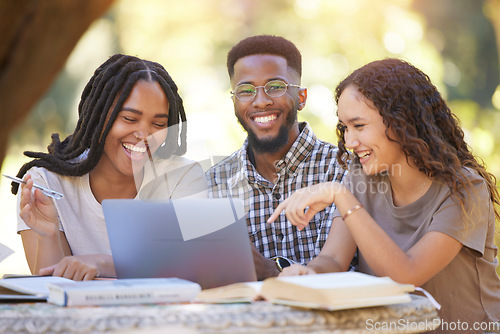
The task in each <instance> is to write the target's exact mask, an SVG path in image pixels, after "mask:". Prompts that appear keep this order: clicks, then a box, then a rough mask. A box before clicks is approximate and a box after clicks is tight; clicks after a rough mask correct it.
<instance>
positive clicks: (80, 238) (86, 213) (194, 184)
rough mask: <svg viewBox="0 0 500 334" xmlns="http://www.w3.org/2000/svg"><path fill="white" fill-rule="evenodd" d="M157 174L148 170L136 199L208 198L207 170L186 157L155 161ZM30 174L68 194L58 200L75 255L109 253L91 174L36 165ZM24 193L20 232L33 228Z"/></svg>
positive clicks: (63, 226) (62, 224)
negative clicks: (67, 172) (24, 215)
mask: <svg viewBox="0 0 500 334" xmlns="http://www.w3.org/2000/svg"><path fill="white" fill-rule="evenodd" d="M155 167H156V173H157V175H156V177H153V176H151V175H150V174H151V171H148V169H146V172H145V176H144V182H143V186H141V187H140V189H139V191H138V194H137V196H136V199H176V198H183V197H206V196H207V182H206V178H205V175H204V173H203V169H202V168H201V166H200V165H199V164H197V163H194V162H193V161H190V160H188V159H185V158H183V157H177V156H174V157H172V158H170V159H165V160H160V161H157V162H155ZM28 173H29V174H30V175H31V177H32V179H33V182H34V183H35V184H38V185H40V186H43V187H48V188H50V189H53V190H55V191H58V192H60V193H62V194H64V197H63V198H62V199H60V200H54V204H55V206H56V209H57V214H58V215H59V229H60V230H61V231H63V232H64V234H65V236H66V239H67V241H68V244H69V246H70V248H71V253H72V254H73V255H85V254H108V255H111V248H110V245H109V240H108V233H107V229H106V224H105V222H104V213H103V211H102V206H101V204H100V203H99V202H98V201H97V200H96V198H95V197H94V194H93V193H92V189H91V188H90V182H89V174H85V175H82V176H61V175H59V174H56V173H53V172H51V171H48V170H47V169H45V168H39V167H33V168H31V169H30V170H29V171H28ZM19 203H20V196H18V199H17V220H18V225H17V231H18V232H20V231H23V230H27V229H29V227H28V226H27V225H26V224H25V223H24V221H23V220H22V219H21V217H20V216H19Z"/></svg>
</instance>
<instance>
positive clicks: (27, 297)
mask: <svg viewBox="0 0 500 334" xmlns="http://www.w3.org/2000/svg"><path fill="white" fill-rule="evenodd" d="M62 282H72V281H71V280H70V279H67V278H63V277H56V276H29V275H28V276H18V277H16V275H12V276H10V275H4V278H2V279H0V301H2V302H34V301H46V300H47V298H48V296H49V288H48V287H47V284H48V283H62Z"/></svg>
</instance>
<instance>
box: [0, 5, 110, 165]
mask: <svg viewBox="0 0 500 334" xmlns="http://www.w3.org/2000/svg"><path fill="white" fill-rule="evenodd" d="M113 2H114V0H86V1H78V0H51V1H41V0H25V1H11V0H0V18H1V20H0V31H1V32H2V33H1V34H0V101H1V103H0V166H1V165H2V162H3V159H4V157H5V154H6V150H7V145H8V139H9V135H10V133H11V130H12V129H13V128H14V127H15V126H16V125H18V124H19V123H20V122H21V121H22V120H24V118H25V117H26V116H27V115H28V113H29V112H30V111H31V109H32V108H33V106H34V104H35V103H36V102H37V101H38V100H39V99H40V97H41V96H42V95H43V94H44V93H45V91H46V90H47V89H48V88H49V87H50V85H51V84H52V82H53V81H54V79H55V78H56V76H57V75H58V74H59V71H60V70H61V69H62V68H63V66H64V64H65V62H66V59H67V58H68V56H69V55H70V53H71V51H72V50H73V48H74V47H75V45H76V43H77V42H78V40H79V39H80V37H81V36H82V34H83V33H84V32H85V31H86V30H87V29H88V27H89V26H90V24H91V23H92V22H93V21H94V20H95V19H96V18H98V17H100V16H101V15H102V14H103V13H105V12H106V11H107V10H108V8H109V7H110V6H111V4H112V3H113Z"/></svg>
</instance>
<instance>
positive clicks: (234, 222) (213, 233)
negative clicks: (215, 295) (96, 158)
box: [102, 198, 256, 289]
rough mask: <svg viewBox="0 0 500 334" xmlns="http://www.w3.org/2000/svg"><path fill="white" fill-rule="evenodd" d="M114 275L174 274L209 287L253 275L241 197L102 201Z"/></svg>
mask: <svg viewBox="0 0 500 334" xmlns="http://www.w3.org/2000/svg"><path fill="white" fill-rule="evenodd" d="M102 208H103V211H104V218H105V221H106V227H107V230H108V237H109V242H110V245H111V252H112V256H113V261H114V264H115V269H116V275H117V277H118V278H146V277H178V278H184V279H188V280H190V281H194V282H197V283H199V284H200V285H201V287H202V288H204V289H206V288H212V287H218V286H222V285H227V284H231V283H236V282H250V281H255V280H256V274H255V267H254V263H253V258H252V252H251V248H250V239H249V236H248V229H247V225H246V221H245V212H244V207H243V201H242V200H241V199H229V198H217V199H178V200H172V201H169V202H150V201H141V200H133V199H110V200H104V201H103V202H102Z"/></svg>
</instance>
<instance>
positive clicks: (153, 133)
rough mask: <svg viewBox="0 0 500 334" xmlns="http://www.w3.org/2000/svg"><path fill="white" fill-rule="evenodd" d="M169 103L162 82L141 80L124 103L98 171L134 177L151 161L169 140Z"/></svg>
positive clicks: (111, 131)
mask: <svg viewBox="0 0 500 334" xmlns="http://www.w3.org/2000/svg"><path fill="white" fill-rule="evenodd" d="M167 129H168V100H167V97H166V95H165V92H164V91H163V89H162V88H161V86H160V84H159V83H158V82H147V81H138V82H137V83H136V84H135V86H134V87H133V89H132V91H131V92H130V95H129V97H128V98H127V99H126V100H125V102H124V103H123V107H122V109H121V110H120V112H119V113H118V116H117V118H116V120H115V122H114V123H113V126H112V127H111V130H110V131H109V133H108V136H107V137H106V142H105V143H104V152H103V154H102V156H101V159H100V160H99V163H98V165H97V166H96V168H98V169H100V170H105V171H106V172H107V173H109V172H111V173H119V174H121V175H125V176H133V171H132V162H133V163H134V170H135V169H136V166H137V165H140V166H142V165H143V164H144V163H145V162H146V159H148V152H147V149H148V148H149V150H150V153H151V154H153V153H154V152H155V151H156V150H157V149H158V147H160V145H161V144H162V143H163V142H164V141H165V139H166V137H167V131H168V130H167Z"/></svg>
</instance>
